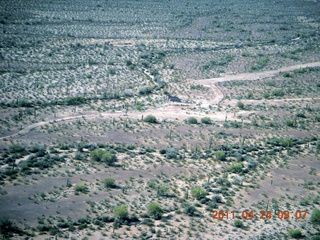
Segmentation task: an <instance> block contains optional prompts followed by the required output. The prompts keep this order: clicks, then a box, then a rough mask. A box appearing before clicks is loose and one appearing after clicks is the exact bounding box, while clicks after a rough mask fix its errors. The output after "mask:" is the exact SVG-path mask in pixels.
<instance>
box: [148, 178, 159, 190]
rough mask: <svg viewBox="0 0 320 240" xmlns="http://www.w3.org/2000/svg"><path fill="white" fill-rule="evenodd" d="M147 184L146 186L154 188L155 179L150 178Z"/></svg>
mask: <svg viewBox="0 0 320 240" xmlns="http://www.w3.org/2000/svg"><path fill="white" fill-rule="evenodd" d="M147 184H148V187H150V188H153V189H155V188H156V185H157V179H154V178H151V179H149V181H148V182H147Z"/></svg>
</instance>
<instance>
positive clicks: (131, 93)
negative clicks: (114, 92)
mask: <svg viewBox="0 0 320 240" xmlns="http://www.w3.org/2000/svg"><path fill="white" fill-rule="evenodd" d="M123 95H124V96H125V97H132V96H133V92H132V91H131V90H130V89H125V90H124V92H123Z"/></svg>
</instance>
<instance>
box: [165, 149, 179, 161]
mask: <svg viewBox="0 0 320 240" xmlns="http://www.w3.org/2000/svg"><path fill="white" fill-rule="evenodd" d="M177 156H178V151H177V149H175V148H168V149H167V150H166V158H167V159H172V158H177Z"/></svg>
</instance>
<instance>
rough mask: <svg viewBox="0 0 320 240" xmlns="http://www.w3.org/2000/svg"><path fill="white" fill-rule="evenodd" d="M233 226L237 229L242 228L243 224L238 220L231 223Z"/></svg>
mask: <svg viewBox="0 0 320 240" xmlns="http://www.w3.org/2000/svg"><path fill="white" fill-rule="evenodd" d="M233 225H234V226H235V227H237V228H243V222H242V221H241V220H239V219H235V220H234V221H233Z"/></svg>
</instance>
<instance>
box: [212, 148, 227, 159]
mask: <svg viewBox="0 0 320 240" xmlns="http://www.w3.org/2000/svg"><path fill="white" fill-rule="evenodd" d="M214 156H215V158H216V159H217V160H219V161H224V160H226V155H225V153H224V152H223V151H222V150H218V151H216V152H215V153H214Z"/></svg>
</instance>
